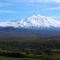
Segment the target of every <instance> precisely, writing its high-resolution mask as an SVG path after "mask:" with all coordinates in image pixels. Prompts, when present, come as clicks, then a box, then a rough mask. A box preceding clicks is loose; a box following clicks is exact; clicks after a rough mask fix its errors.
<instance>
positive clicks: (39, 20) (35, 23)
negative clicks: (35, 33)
mask: <svg viewBox="0 0 60 60" xmlns="http://www.w3.org/2000/svg"><path fill="white" fill-rule="evenodd" d="M20 26H21V27H24V28H41V27H51V26H52V27H60V21H58V20H55V19H53V18H51V17H46V16H41V15H32V16H30V17H27V18H25V19H22V20H21V21H20Z"/></svg>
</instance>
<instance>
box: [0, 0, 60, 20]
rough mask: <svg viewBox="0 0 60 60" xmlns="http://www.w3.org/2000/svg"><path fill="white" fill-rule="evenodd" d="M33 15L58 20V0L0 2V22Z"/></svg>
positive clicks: (2, 0) (7, 0) (59, 15)
mask: <svg viewBox="0 0 60 60" xmlns="http://www.w3.org/2000/svg"><path fill="white" fill-rule="evenodd" d="M33 14H35V15H38V14H40V15H42V16H49V17H53V18H56V19H59V20H60V0H0V21H16V20H19V19H22V18H24V17H27V16H31V15H33Z"/></svg>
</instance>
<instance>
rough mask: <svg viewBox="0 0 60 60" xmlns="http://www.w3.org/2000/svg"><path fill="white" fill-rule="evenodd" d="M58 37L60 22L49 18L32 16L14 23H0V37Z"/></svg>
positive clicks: (59, 34)
mask: <svg viewBox="0 0 60 60" xmlns="http://www.w3.org/2000/svg"><path fill="white" fill-rule="evenodd" d="M6 36H7V37H22V38H24V37H29V38H36V37H48V36H60V21H58V20H55V19H53V18H51V17H45V16H40V15H37V16H36V15H33V16H30V17H26V18H24V19H22V20H18V21H16V22H0V37H6Z"/></svg>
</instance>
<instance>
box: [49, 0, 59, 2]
mask: <svg viewBox="0 0 60 60" xmlns="http://www.w3.org/2000/svg"><path fill="white" fill-rule="evenodd" d="M49 1H51V2H56V3H60V0H49Z"/></svg>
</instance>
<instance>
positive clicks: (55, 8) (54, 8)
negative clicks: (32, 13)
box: [48, 7, 60, 10]
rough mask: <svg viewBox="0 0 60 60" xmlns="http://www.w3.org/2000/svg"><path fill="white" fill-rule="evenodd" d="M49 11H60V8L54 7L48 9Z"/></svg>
mask: <svg viewBox="0 0 60 60" xmlns="http://www.w3.org/2000/svg"><path fill="white" fill-rule="evenodd" d="M48 9H49V10H60V7H52V8H48Z"/></svg>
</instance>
